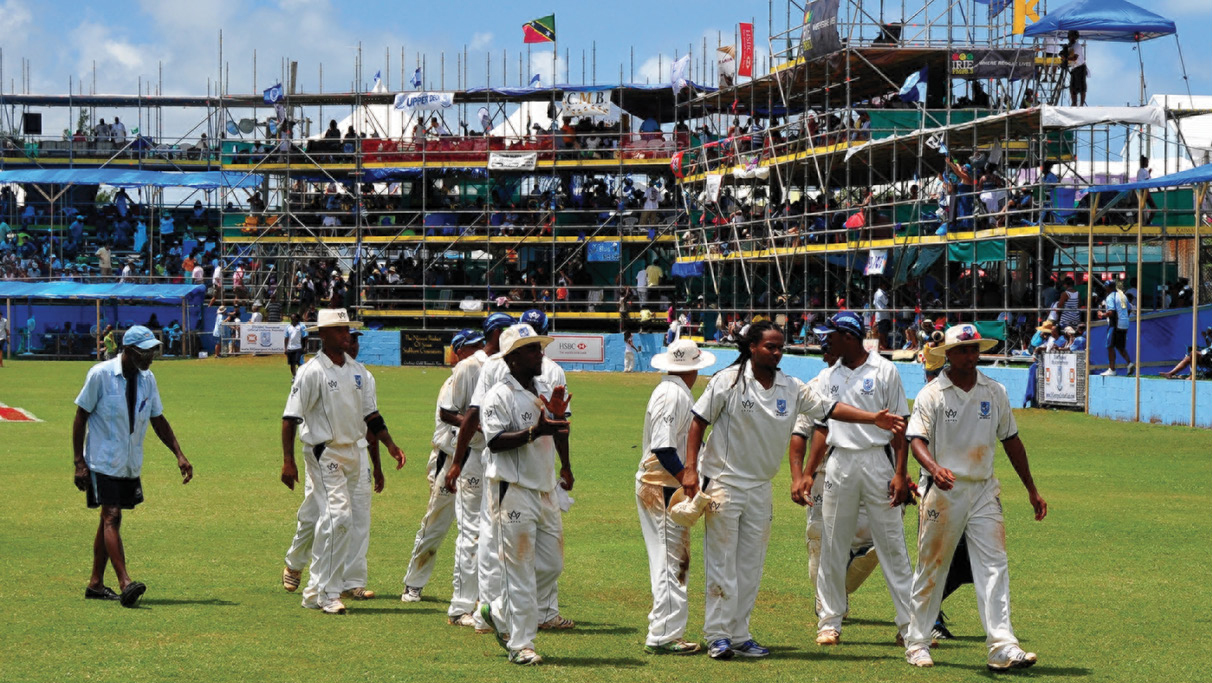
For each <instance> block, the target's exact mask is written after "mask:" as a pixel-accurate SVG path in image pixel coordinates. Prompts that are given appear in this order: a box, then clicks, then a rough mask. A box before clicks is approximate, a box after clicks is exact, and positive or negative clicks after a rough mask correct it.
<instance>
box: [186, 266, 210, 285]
mask: <svg viewBox="0 0 1212 683" xmlns="http://www.w3.org/2000/svg"><path fill="white" fill-rule="evenodd" d="M205 279H206V273H204V272H203V270H202V263H201V262H199V261H194V266H193V268H191V269H190V271H189V280H190V284H199V285H200V284H202V282H203V281H204V280H205Z"/></svg>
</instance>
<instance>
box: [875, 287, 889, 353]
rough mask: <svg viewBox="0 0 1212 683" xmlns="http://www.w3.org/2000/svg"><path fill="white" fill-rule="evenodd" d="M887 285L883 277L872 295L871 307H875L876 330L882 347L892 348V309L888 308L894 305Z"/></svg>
mask: <svg viewBox="0 0 1212 683" xmlns="http://www.w3.org/2000/svg"><path fill="white" fill-rule="evenodd" d="M886 286H887V283H885V282H884V281H883V280H882V279H881V280H880V282H879V285H878V286H877V287H876V290H875V294H874V295H873V296H872V297H871V307H872V308H874V309H875V330H876V333H877V334H878V336H879V340H880V348H881V349H890V348H892V311H890V310H888V309H889V308H890V307H891V306H892V302H891V300H890V299H889V298H888V292H887V291H886V290H885V289H884V288H885V287H886Z"/></svg>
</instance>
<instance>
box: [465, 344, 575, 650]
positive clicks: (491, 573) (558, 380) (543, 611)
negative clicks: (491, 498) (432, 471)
mask: <svg viewBox="0 0 1212 683" xmlns="http://www.w3.org/2000/svg"><path fill="white" fill-rule="evenodd" d="M508 374H509V366H508V365H506V364H505V359H504V358H501V357H499V354H494V355H493V356H487V355H486V356H485V361H484V364H483V365H482V366H481V367H480V374H479V376H478V377H477V378H476V383H475V390H474V391H473V392H472V394H471V399H470V405H471V406H475V407H477V408H479V407H480V405H481V404H482V403H483V401H484V398H485V396H487V394H488V391H489V390H490V389H492V388H493V387H495V386H496V385H497V384H499V383H500V382H501V381H502V380H504V379H505V377H506V376H507V375H508ZM540 377H541V378H542V379H543V381H544V382H545V383H546V384H547V386H549V387H552V388H555V387H561V386H567V380H566V379H565V376H564V369H563V368H561V367H560V365H559V364H558V363H556V362H555V361H553V360H551V359H550V358H548V357H546V356H544V357H543V370H542V372H541V374H540ZM571 416H572V412H571V411H569V412H567V413H565V416H564V417H565V418H569V417H571ZM480 417H481V422H482V421H483V415H482V414H481V416H480ZM472 443H473V444H474V443H476V442H475V441H473V442H472ZM480 443H483V440H482V439H481V441H480ZM471 450H472V449H471V448H468V455H467V459H468V460H470V459H471ZM487 457H488V447H487V445H484V447H483V449H482V454H481V460H483V459H486V458H487ZM482 467H483V465H481V468H482ZM491 522H492V520H491V517H490V513H489V510H488V498H487V497H486V496H483V495H481V504H480V539H479V544H478V547H477V549H476V570H477V573H478V577H477V578H478V582H479V585H478V592H479V603H480V604H481V605H487V604H490V603H491V602H492V601H493V600H495V599H497V598H498V597H499V596H500V595H501V564H500V562H499V561H498V559H497V540H496V532H497V529H496V527H495V525H493V524H492V523H491ZM539 598H540V599H539V623H544V622H547V621H549V620H551V619H554V618H555V617H556V616H558V615H559V613H560V604H559V587H558V586H557V585H555V584H553V585H552V586H551V590H550V592H548V593H545V594H543V595H540V596H539ZM472 618H473V619H474V620H475V622H476V628H478V629H485V628H487V627H488V625H487V624H485V623H484V620H483V619H482V618H481V617H480V611H479V610H478V609H477V610H474V611H473V613H472Z"/></svg>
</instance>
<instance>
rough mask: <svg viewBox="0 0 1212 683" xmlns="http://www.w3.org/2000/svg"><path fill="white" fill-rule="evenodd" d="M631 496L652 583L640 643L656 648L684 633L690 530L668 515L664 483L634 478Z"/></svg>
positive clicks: (686, 614) (667, 501) (686, 613)
mask: <svg viewBox="0 0 1212 683" xmlns="http://www.w3.org/2000/svg"><path fill="white" fill-rule="evenodd" d="M673 490H674V491H676V490H677V489H673ZM635 498H636V508H637V509H638V510H639V513H640V530H641V531H643V533H644V546H645V547H647V549H648V577H649V580H650V581H651V582H652V611H651V612H649V613H648V638H647V639H646V640H645V641H644V644H645V645H649V646H652V647H656V646H658V645H664V644H665V643H671V642H673V641H675V640H678V639H679V638H681V637H682V636H684V635H685V634H686V618H687V616H688V609H687V607H688V606H687V601H686V574H687V572H688V571H689V569H690V529H688V528H687V527H684V526H682V525H680V524H678V523H677V522H674V521H673V520H672V519H670V518H669V499H667V498H666V496H665V487H664V486H660V485H658V484H645V483H643V482H639V481H637V482H636V483H635Z"/></svg>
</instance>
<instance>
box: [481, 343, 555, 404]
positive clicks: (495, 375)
mask: <svg viewBox="0 0 1212 683" xmlns="http://www.w3.org/2000/svg"><path fill="white" fill-rule="evenodd" d="M486 358H487V359H488V360H486V361H484V365H483V366H482V367H481V368H480V376H479V377H478V378H477V379H476V388H475V391H474V392H472V394H471V404H470V405H473V406H476V407H477V408H478V407H480V406H481V405H482V404H483V402H484V399H485V396H486V395H487V394H488V390H489V389H492V388H493V387H495V386H496V385H497V384H499V383H500V382H501V381H502V380H504V379H505V377H506V375H508V374H509V366H508V365H506V364H505V359H504V358H501V357H499V354H493V355H492V356H486ZM539 376H540V377H542V378H543V382H544V383H545V384H547V386H549V387H552V388H553V389H554V388H555V387H567V386H568V381H567V379H566V377H565V375H564V368H562V367H560V364H559V363H557V362H555V361H553V360H551V359H550V358H548V357H547V356H543V369H542V370H541V371H540V372H539ZM564 417H565V418H569V417H572V410H571V409H570V410H568V411H567V412H566V413H565V414H564Z"/></svg>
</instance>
